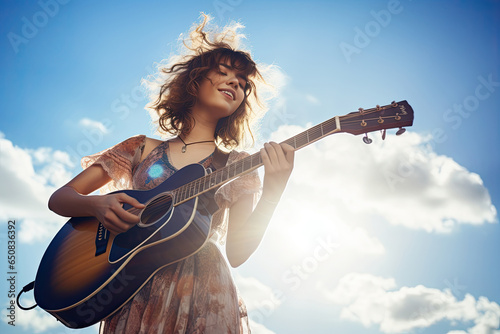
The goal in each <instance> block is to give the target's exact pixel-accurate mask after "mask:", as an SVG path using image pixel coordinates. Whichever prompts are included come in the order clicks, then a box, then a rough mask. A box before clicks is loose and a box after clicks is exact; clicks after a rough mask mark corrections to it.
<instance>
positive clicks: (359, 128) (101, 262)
mask: <svg viewBox="0 0 500 334" xmlns="http://www.w3.org/2000/svg"><path fill="white" fill-rule="evenodd" d="M412 124H413V109H412V108H411V106H410V105H409V104H408V103H407V102H406V101H401V102H397V103H396V102H393V103H391V104H389V105H386V106H377V107H376V108H372V109H366V110H364V109H361V108H360V109H359V111H356V112H352V113H349V114H347V115H345V116H336V117H333V118H331V119H329V120H327V121H325V122H323V123H321V124H318V125H316V126H313V127H312V128H310V129H308V130H306V131H304V132H302V133H300V134H298V135H296V136H294V137H291V138H289V139H288V140H285V141H284V142H285V143H288V144H290V145H291V146H293V147H294V148H295V149H300V148H303V147H305V146H307V145H309V144H311V143H313V142H315V141H318V140H320V139H322V138H324V137H326V136H328V135H330V134H333V133H341V132H347V133H351V134H354V135H359V134H363V133H368V132H372V131H377V130H382V131H383V135H382V136H383V138H385V130H386V129H391V128H399V130H398V133H397V134H401V133H403V132H404V130H405V129H404V128H403V127H405V126H411V125H412ZM363 140H364V141H365V142H366V143H370V142H371V139H369V138H368V136H365V137H364V138H363ZM262 165H263V163H262V159H261V156H260V153H259V152H257V153H255V154H253V155H250V156H248V157H246V158H244V159H242V160H239V161H236V162H235V163H232V164H230V165H227V166H225V167H223V168H220V169H217V170H215V171H214V172H212V173H207V171H206V170H205V168H204V167H203V166H202V165H200V164H192V165H188V166H186V167H184V168H182V169H180V170H179V171H178V172H176V173H175V174H174V175H172V176H171V177H170V178H168V179H167V180H166V181H164V182H163V183H162V184H160V185H159V186H157V187H156V188H153V189H151V190H123V191H118V192H123V193H126V194H127V195H129V196H132V197H134V198H136V199H137V200H138V201H139V202H141V203H144V204H145V208H144V209H141V210H139V209H136V208H133V207H131V206H130V205H128V204H124V208H125V209H126V210H128V211H129V212H132V213H134V214H137V215H138V216H139V217H140V223H139V224H137V225H136V226H134V227H132V228H131V229H129V230H128V231H127V232H124V233H120V234H114V233H112V232H109V231H107V230H106V229H105V228H104V226H103V225H102V224H101V223H100V222H99V221H98V220H97V219H96V218H94V217H75V218H71V219H70V220H69V221H68V222H67V223H66V224H65V225H64V226H63V227H62V228H61V230H60V231H59V232H58V233H57V235H56V236H55V237H54V239H53V240H52V242H51V243H50V245H49V246H48V248H47V250H46V252H45V254H44V255H43V258H42V260H41V263H40V266H39V268H38V272H37V275H36V279H35V281H34V282H35V283H34V295H35V300H36V302H37V304H38V306H40V307H41V308H42V309H44V310H45V311H47V312H49V313H50V314H52V315H53V316H54V317H56V318H57V319H58V320H60V321H61V322H62V323H63V324H64V325H66V326H67V327H70V328H82V327H87V326H90V325H93V324H95V323H97V322H99V321H101V320H103V319H105V318H106V317H108V316H110V315H111V314H113V313H114V312H116V311H117V310H118V309H120V307H122V306H123V305H124V304H125V303H127V301H129V300H130V299H131V298H132V297H133V296H134V295H135V294H136V293H137V292H138V291H139V290H140V289H141V287H142V286H143V285H144V284H146V282H147V281H148V280H149V279H150V278H151V277H152V276H153V275H154V274H155V273H156V272H157V271H158V270H159V269H161V268H162V267H165V266H167V265H170V264H172V263H175V262H177V261H180V260H182V259H184V258H186V257H188V256H191V255H193V254H194V253H196V252H197V251H198V250H199V249H201V248H202V247H203V246H204V244H205V243H206V242H207V240H208V238H209V233H210V224H211V215H210V213H209V210H207V208H206V206H205V204H204V201H203V200H202V199H200V198H202V196H200V195H202V194H205V193H207V192H208V191H210V190H212V189H214V188H216V187H219V186H221V185H223V184H224V183H227V182H229V181H231V180H233V179H234V178H237V177H239V176H241V175H243V174H245V173H248V172H250V171H253V170H255V169H256V168H258V167H260V166H262Z"/></svg>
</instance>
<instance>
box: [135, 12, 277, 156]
mask: <svg viewBox="0 0 500 334" xmlns="http://www.w3.org/2000/svg"><path fill="white" fill-rule="evenodd" d="M202 17H203V21H202V22H201V23H200V24H199V25H198V26H195V27H194V28H193V29H192V30H191V31H190V33H189V37H188V38H187V39H184V38H182V35H181V39H182V41H183V49H184V50H183V51H184V54H182V53H181V55H176V56H171V57H170V58H169V59H167V60H166V61H162V62H160V64H159V66H158V69H159V72H158V74H157V75H156V76H155V77H154V78H153V80H149V81H148V80H144V82H145V83H146V84H147V86H148V88H149V89H150V91H152V94H151V97H152V101H151V102H150V103H149V104H148V105H147V108H148V109H150V114H151V117H152V119H153V122H154V124H155V125H156V126H157V132H158V133H159V134H160V135H162V136H165V135H167V136H168V135H181V136H186V135H187V134H188V133H189V132H190V131H191V129H192V128H193V126H194V119H193V117H192V116H191V110H192V108H193V106H194V105H195V103H196V101H197V96H198V89H199V87H200V85H201V83H202V81H203V80H204V79H205V78H206V77H207V74H208V73H209V72H210V71H211V70H218V69H219V64H220V63H229V64H230V65H231V67H232V68H234V69H235V70H236V71H238V72H241V73H242V74H243V75H245V77H246V78H247V84H246V87H245V89H244V91H245V97H244V99H243V102H242V103H241V105H240V106H239V107H238V108H237V109H236V111H235V112H234V113H233V114H232V115H230V116H227V117H224V118H222V119H220V120H219V122H218V124H217V127H216V130H215V133H214V139H216V143H217V145H218V146H222V147H223V148H225V149H228V150H231V149H234V148H236V147H241V146H245V145H246V144H248V143H249V142H251V143H252V144H253V143H254V142H255V138H254V134H253V132H254V131H255V130H256V126H257V124H258V120H259V119H260V118H261V117H262V116H263V115H264V114H265V112H266V106H265V103H263V101H262V99H261V98H260V97H259V95H258V94H257V91H258V89H257V88H258V87H263V86H267V88H269V87H270V86H269V85H267V84H266V82H265V80H264V79H263V77H262V75H261V73H260V72H259V70H258V69H257V65H256V63H255V62H254V61H253V60H252V58H251V56H250V53H249V52H247V51H243V50H240V49H239V46H240V40H241V39H242V38H244V35H242V34H238V32H237V30H238V29H240V28H243V26H242V25H241V24H238V23H233V24H232V25H231V26H227V27H225V28H223V29H222V31H218V29H217V28H213V29H209V30H208V32H205V31H204V29H205V28H206V27H207V25H208V23H209V21H210V17H209V16H207V15H205V14H202ZM165 63H166V64H165Z"/></svg>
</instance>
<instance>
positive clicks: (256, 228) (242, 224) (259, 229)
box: [226, 197, 277, 267]
mask: <svg viewBox="0 0 500 334" xmlns="http://www.w3.org/2000/svg"><path fill="white" fill-rule="evenodd" d="M276 205H277V202H271V201H268V200H266V198H265V197H262V198H261V199H260V201H259V202H258V203H257V205H256V207H255V209H254V210H253V211H250V212H251V213H250V214H247V215H246V216H242V215H240V216H239V217H235V215H234V214H231V216H230V217H231V220H230V225H229V229H228V236H227V240H226V253H227V257H228V260H229V263H230V264H231V266H232V267H238V266H239V265H241V264H242V263H244V262H245V261H246V260H247V259H248V258H249V257H250V255H252V254H253V252H255V250H256V249H257V247H258V246H259V244H260V242H261V240H262V238H263V237H264V234H265V232H266V230H267V227H268V225H269V222H270V221H271V218H272V215H273V212H274V210H275V208H276ZM234 209H237V208H231V210H234ZM238 209H239V208H238ZM238 211H241V210H238Z"/></svg>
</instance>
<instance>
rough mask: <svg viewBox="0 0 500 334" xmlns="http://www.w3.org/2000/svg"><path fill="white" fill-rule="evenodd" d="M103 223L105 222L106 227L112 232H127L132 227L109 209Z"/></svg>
mask: <svg viewBox="0 0 500 334" xmlns="http://www.w3.org/2000/svg"><path fill="white" fill-rule="evenodd" d="M102 223H103V224H104V226H105V227H106V229H108V230H110V231H112V232H115V233H122V232H126V231H127V230H128V229H129V228H130V225H128V224H126V223H124V222H123V221H122V220H121V219H120V218H118V216H117V215H116V214H115V213H114V212H112V211H109V212H108V213H106V216H105V217H104V221H103V222H102Z"/></svg>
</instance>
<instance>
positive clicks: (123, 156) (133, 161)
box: [81, 135, 146, 194]
mask: <svg viewBox="0 0 500 334" xmlns="http://www.w3.org/2000/svg"><path fill="white" fill-rule="evenodd" d="M145 142H146V136H144V135H137V136H134V137H131V138H128V139H126V140H124V141H123V142H121V143H119V144H116V145H115V146H113V147H110V148H108V149H106V150H104V151H101V152H98V153H95V154H92V155H88V156H85V157H83V158H82V161H81V164H82V167H83V169H86V168H88V167H90V166H92V165H94V164H98V165H101V166H102V168H103V169H104V170H105V171H106V173H108V175H109V176H110V177H111V179H112V180H111V181H110V182H109V183H108V184H106V185H105V186H103V187H102V188H100V189H99V191H100V192H101V194H105V193H109V192H112V191H116V190H124V189H132V176H133V169H134V167H135V166H136V165H137V164H138V163H139V160H140V158H141V154H142V151H143V149H144V144H145Z"/></svg>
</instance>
